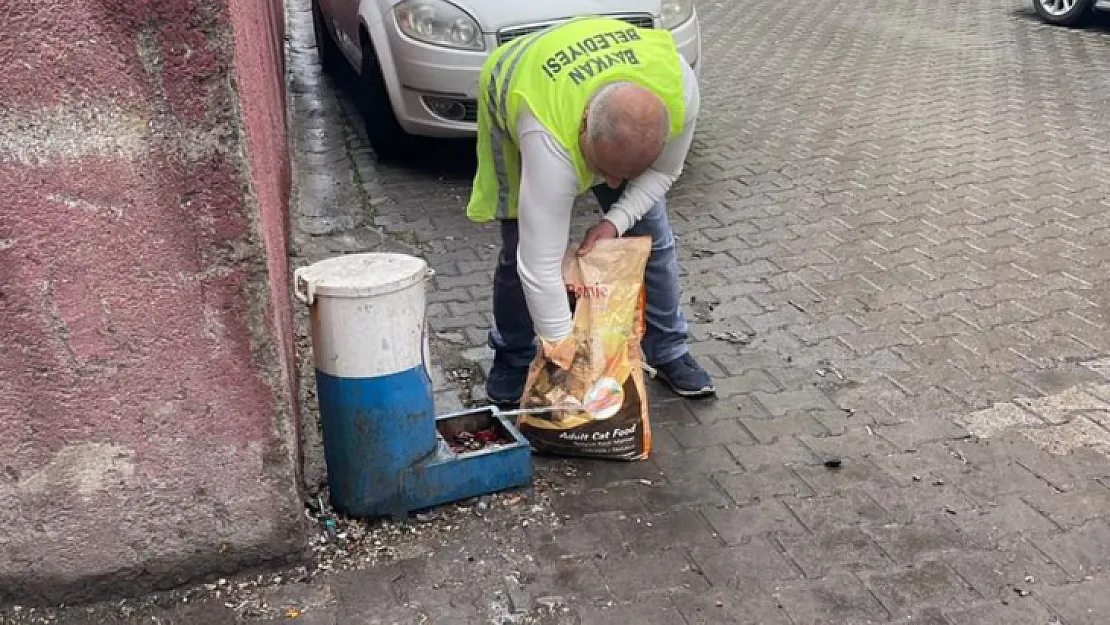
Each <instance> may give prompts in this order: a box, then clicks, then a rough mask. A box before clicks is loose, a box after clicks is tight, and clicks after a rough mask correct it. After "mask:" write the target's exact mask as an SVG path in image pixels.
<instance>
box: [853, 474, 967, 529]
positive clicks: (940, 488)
mask: <svg viewBox="0 0 1110 625" xmlns="http://www.w3.org/2000/svg"><path fill="white" fill-rule="evenodd" d="M861 489H862V490H863V491H864V492H866V493H867V494H868V495H869V496H870V497H871V498H872V499H873V500H875V501H876V502H877V503H878V504H879V505H880V506H882V507H883V509H884V510H886V511H887V512H888V513H890V516H891V518H892V519H894V520H895V521H897V522H898V523H905V524H913V523H916V522H918V520H919V519H929V518H938V517H944V518H946V519H948V520H949V521H952V522H953V523H955V522H956V520H957V519H960V518H963V517H964V516H965V515H973V514H975V513H976V511H977V510H978V506H977V504H976V503H975V502H974V501H973V500H972V499H971V498H969V497H968V496H967V495H965V494H963V493H962V492H960V490H959V489H957V488H956V487H955V486H952V485H951V484H948V483H947V482H945V483H943V484H942V483H939V481H932V482H925V481H924V480H922V481H921V482H915V483H913V484H911V485H910V486H886V485H882V484H876V483H871V484H865V485H863V486H862V487H861ZM956 527H957V528H960V527H962V526H961V525H959V524H956Z"/></svg>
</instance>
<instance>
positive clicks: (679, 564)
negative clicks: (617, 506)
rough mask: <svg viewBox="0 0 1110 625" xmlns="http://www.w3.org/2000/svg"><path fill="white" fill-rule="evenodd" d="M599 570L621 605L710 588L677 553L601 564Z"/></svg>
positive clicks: (644, 556) (601, 562) (603, 561)
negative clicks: (643, 596)
mask: <svg viewBox="0 0 1110 625" xmlns="http://www.w3.org/2000/svg"><path fill="white" fill-rule="evenodd" d="M598 568H599V570H600V571H601V576H602V577H603V578H604V579H605V584H606V585H607V586H608V587H609V590H610V592H611V593H612V595H613V597H614V598H616V599H617V600H618V601H632V600H634V599H636V598H637V596H639V595H641V594H662V593H667V592H669V591H674V590H693V591H700V590H704V589H706V588H708V587H709V584H708V583H707V582H706V581H705V578H704V577H702V576H701V575H699V574H698V573H697V572H696V571H695V567H694V565H693V563H692V562H691V561H690V560H689V559H688V558H687V557H686V555H685V554H682V556H681V557H679V556H678V555H677V552H675V553H663V554H652V555H636V556H630V557H628V558H626V559H620V560H616V559H605V560H600V561H598Z"/></svg>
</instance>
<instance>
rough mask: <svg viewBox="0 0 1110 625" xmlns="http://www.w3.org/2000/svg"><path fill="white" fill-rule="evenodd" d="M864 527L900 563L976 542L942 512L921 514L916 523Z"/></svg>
mask: <svg viewBox="0 0 1110 625" xmlns="http://www.w3.org/2000/svg"><path fill="white" fill-rule="evenodd" d="M864 531H866V532H867V533H868V534H869V535H870V536H871V537H872V538H874V539H875V542H876V543H877V544H878V545H879V547H880V548H881V549H882V550H883V552H884V553H886V554H887V555H888V556H890V557H891V559H893V560H894V561H895V562H897V563H900V564H911V563H913V562H916V561H917V560H919V559H920V558H922V557H923V556H928V555H931V554H936V553H941V552H945V551H953V550H960V549H971V548H973V547H974V546H975V545H974V544H973V541H971V540H970V539H969V538H968V537H966V536H963V535H961V534H960V533H958V532H957V531H956V528H955V526H954V525H952V524H951V523H950V522H949V520H948V519H947V518H944V517H942V516H936V517H932V518H921V519H918V520H916V521H915V522H914V523H913V525H901V524H890V525H883V526H867V527H865V528H864Z"/></svg>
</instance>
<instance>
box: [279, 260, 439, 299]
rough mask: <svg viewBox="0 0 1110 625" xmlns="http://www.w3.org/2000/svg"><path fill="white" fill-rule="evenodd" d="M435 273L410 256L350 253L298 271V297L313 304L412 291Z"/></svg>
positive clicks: (296, 276) (422, 262)
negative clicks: (322, 298)
mask: <svg viewBox="0 0 1110 625" xmlns="http://www.w3.org/2000/svg"><path fill="white" fill-rule="evenodd" d="M431 274H432V272H431V271H430V270H429V269H428V264H427V263H425V262H424V260H423V259H421V258H417V257H415V256H408V255H406V254H380V253H369V254H349V255H346V256H337V257H335V258H329V259H327V260H322V261H320V262H318V263H315V264H313V265H309V266H308V267H301V268H300V269H297V271H296V273H295V274H294V283H295V284H296V292H297V298H298V299H300V300H301V301H302V302H304V303H306V304H309V305H311V304H312V303H313V302H314V301H315V300H316V296H317V295H324V296H327V297H373V296H375V295H383V294H385V293H392V292H394V291H399V290H401V289H405V288H408V287H410V286H413V285H414V284H417V283H419V282H422V281H424V280H425V279H427V278H428V277H429V276H430V275H431Z"/></svg>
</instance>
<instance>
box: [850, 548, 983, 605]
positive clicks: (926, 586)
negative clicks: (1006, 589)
mask: <svg viewBox="0 0 1110 625" xmlns="http://www.w3.org/2000/svg"><path fill="white" fill-rule="evenodd" d="M867 581H868V584H869V586H870V587H871V589H872V590H873V591H874V593H875V596H876V597H878V598H879V601H881V602H882V604H883V606H884V607H885V608H886V609H887V611H889V612H890V613H891V615H893V616H894V617H895V619H899V618H905V619H906V620H908V618H906V617H909V616H912V615H913V613H914V612H916V611H918V610H920V609H921V608H923V607H936V608H941V609H944V610H946V611H958V610H960V609H961V608H964V607H969V606H970V605H971V604H973V603H974V602H976V601H978V600H979V599H980V596H979V594H978V593H977V592H975V590H974V589H972V588H971V587H970V586H968V584H967V582H965V581H964V580H963V579H962V578H960V576H959V575H957V574H956V572H955V571H953V570H952V569H951V568H950V567H948V566H947V565H945V564H942V563H940V562H936V561H927V562H925V563H923V564H921V565H920V566H916V567H914V568H908V569H904V570H900V571H897V572H893V573H885V574H878V575H874V576H871V577H869V578H868V580H867Z"/></svg>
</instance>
